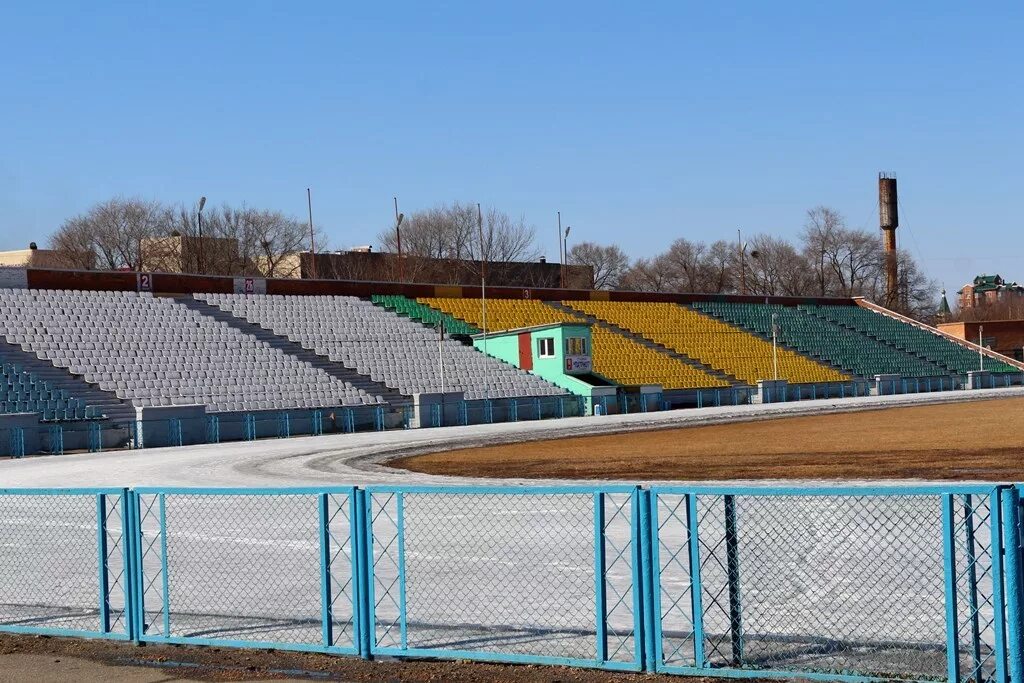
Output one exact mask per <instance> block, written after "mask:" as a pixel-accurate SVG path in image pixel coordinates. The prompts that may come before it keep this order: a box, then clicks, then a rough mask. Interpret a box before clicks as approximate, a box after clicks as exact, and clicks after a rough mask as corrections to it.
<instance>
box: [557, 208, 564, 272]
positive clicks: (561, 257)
mask: <svg viewBox="0 0 1024 683" xmlns="http://www.w3.org/2000/svg"><path fill="white" fill-rule="evenodd" d="M558 287H559V288H560V289H564V288H565V254H563V253H562V212H561V211H559V212H558Z"/></svg>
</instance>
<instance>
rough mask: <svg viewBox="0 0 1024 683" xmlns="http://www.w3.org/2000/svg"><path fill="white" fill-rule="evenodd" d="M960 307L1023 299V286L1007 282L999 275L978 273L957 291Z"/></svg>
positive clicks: (966, 307)
mask: <svg viewBox="0 0 1024 683" xmlns="http://www.w3.org/2000/svg"><path fill="white" fill-rule="evenodd" d="M957 294H958V295H959V297H960V309H961V310H964V309H968V308H975V307H981V306H989V305H992V304H996V303H1000V302H1009V301H1012V300H1020V299H1024V286H1021V285H1019V284H1017V283H1016V282H1007V281H1006V280H1004V279H1003V278H1002V277H1001V276H999V275H979V276H977V277H976V278H974V282H971V283H970V284H966V285H964V286H963V287H961V288H960V291H958V292H957Z"/></svg>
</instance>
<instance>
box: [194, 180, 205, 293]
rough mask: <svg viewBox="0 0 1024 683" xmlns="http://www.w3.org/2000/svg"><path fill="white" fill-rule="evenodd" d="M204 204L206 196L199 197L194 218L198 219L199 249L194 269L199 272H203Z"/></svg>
mask: <svg viewBox="0 0 1024 683" xmlns="http://www.w3.org/2000/svg"><path fill="white" fill-rule="evenodd" d="M204 206H206V197H205V196H204V197H200V198H199V211H197V212H196V218H197V219H198V221H199V249H198V254H197V257H198V258H196V262H197V263H196V270H198V271H199V274H200V275H202V274H203V207H204Z"/></svg>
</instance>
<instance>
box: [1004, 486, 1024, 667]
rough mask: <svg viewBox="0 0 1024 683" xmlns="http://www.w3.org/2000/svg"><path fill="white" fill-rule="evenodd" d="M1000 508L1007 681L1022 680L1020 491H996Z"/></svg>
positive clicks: (1023, 635) (1009, 489)
mask: <svg viewBox="0 0 1024 683" xmlns="http://www.w3.org/2000/svg"><path fill="white" fill-rule="evenodd" d="M999 498H1000V506H1001V507H1002V510H1003V529H1002V533H1003V539H1004V540H1003V547H1004V548H1005V550H1006V623H1007V648H1006V651H1007V654H1008V656H1009V662H1007V664H1008V666H1007V669H1008V670H1009V674H1010V680H1013V681H1024V634H1022V632H1021V626H1022V621H1021V620H1022V619H1024V614H1022V613H1021V606H1022V604H1021V598H1022V588H1024V576H1022V574H1021V550H1022V549H1021V542H1020V538H1021V534H1020V491H1018V490H1017V488H1016V487H1008V488H1005V489H1002V490H1000V492H999Z"/></svg>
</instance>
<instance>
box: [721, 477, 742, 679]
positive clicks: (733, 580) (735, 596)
mask: <svg viewBox="0 0 1024 683" xmlns="http://www.w3.org/2000/svg"><path fill="white" fill-rule="evenodd" d="M722 499H723V501H724V505H725V553H726V562H727V565H728V573H729V625H730V632H731V640H732V664H733V666H737V667H741V666H743V603H742V596H741V595H740V549H739V535H738V533H737V529H736V498H735V497H734V496H723V497H722Z"/></svg>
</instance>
